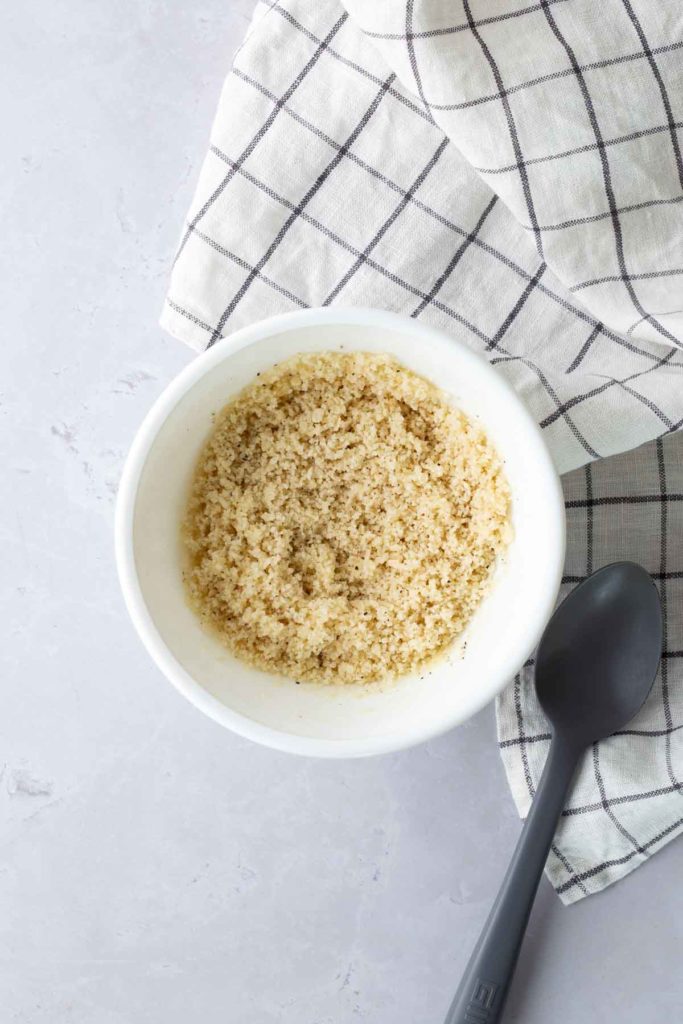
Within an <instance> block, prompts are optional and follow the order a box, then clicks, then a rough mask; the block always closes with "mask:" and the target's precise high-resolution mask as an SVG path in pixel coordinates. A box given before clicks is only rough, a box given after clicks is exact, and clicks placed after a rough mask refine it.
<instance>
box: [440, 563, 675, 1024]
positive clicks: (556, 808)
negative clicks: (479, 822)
mask: <svg viewBox="0 0 683 1024" xmlns="http://www.w3.org/2000/svg"><path fill="white" fill-rule="evenodd" d="M661 652H662V609H661V605H660V602H659V595H658V593H657V590H656V588H655V585H654V583H653V582H652V580H651V579H650V577H649V576H648V574H647V573H646V572H645V570H644V569H641V567H640V566H638V565H634V564H633V563H632V562H616V563H614V564H613V565H608V566H606V567H605V568H604V569H600V571H599V572H596V573H595V574H594V575H593V576H590V577H589V578H588V579H587V580H585V581H584V582H583V583H582V584H581V585H580V586H578V587H577V588H576V589H575V590H573V591H572V592H571V594H570V595H569V596H568V597H567V599H566V600H565V601H564V602H563V603H562V604H561V605H560V607H559V608H558V609H557V610H556V612H555V614H554V615H553V617H552V619H551V620H550V622H549V623H548V625H547V627H546V630H545V633H544V634H543V637H542V639H541V643H540V646H539V648H538V652H537V655H536V692H537V694H538V699H539V701H540V703H541V707H542V708H543V710H544V712H545V713H546V715H547V717H548V719H549V720H550V726H551V734H552V740H551V743H550V751H549V753H548V759H547V761H546V764H545V768H544V770H543V775H542V776H541V781H540V783H539V785H538V790H537V792H536V796H535V798H534V801H533V804H532V805H531V809H530V811H529V815H528V817H527V819H526V823H525V825H524V828H523V830H522V834H521V836H520V838H519V842H518V843H517V848H516V849H515V852H514V854H513V856H512V861H511V863H510V867H509V868H508V871H507V874H506V875H505V879H504V881H503V884H502V886H501V889H500V892H499V894H498V896H497V898H496V901H495V903H494V905H493V909H492V910H491V913H490V914H489V917H488V920H487V921H486V924H485V925H484V928H483V931H482V933H481V935H480V937H479V941H478V942H477V945H476V946H475V949H474V952H473V953H472V956H471V958H470V962H469V964H468V965H467V968H466V970H465V974H464V976H463V979H462V981H461V982H460V987H459V988H458V991H457V993H456V995H455V999H454V1000H453V1003H452V1005H451V1008H450V1010H449V1012H448V1015H447V1017H446V1022H445V1024H496V1022H498V1021H500V1019H501V1017H502V1013H503V1006H504V1004H505V999H506V996H507V993H508V989H509V987H510V982H511V980H512V976H513V974H514V970H515V966H516V964H517V957H518V954H519V949H520V946H521V944H522V939H523V938H524V932H525V931H526V926H527V922H528V920H529V914H530V912H531V907H532V904H533V902H534V897H535V896H536V890H537V888H538V883H539V881H540V878H541V875H542V873H543V868H544V866H545V862H546V859H547V857H548V851H549V850H550V844H551V843H552V840H553V836H554V834H555V829H556V826H557V822H558V819H559V817H560V814H561V813H562V809H563V808H564V805H565V800H566V797H567V792H568V790H569V787H570V785H571V781H572V778H573V776H574V772H575V771H576V767H577V765H578V762H579V759H580V757H581V755H582V753H583V752H584V750H585V749H586V748H587V747H588V746H590V744H591V743H594V742H596V741H597V740H600V739H603V738H605V737H606V736H610V735H611V734H612V733H613V732H615V731H616V730H617V729H622V728H623V727H624V726H625V725H626V724H627V722H629V721H630V720H631V719H632V718H633V716H634V715H635V714H636V712H637V711H638V710H639V709H640V708H641V707H642V705H643V703H644V701H645V699H646V698H647V695H648V694H649V692H650V690H651V688H652V683H653V682H654V678H655V675H656V673H657V667H658V665H659V659H660V657H661Z"/></svg>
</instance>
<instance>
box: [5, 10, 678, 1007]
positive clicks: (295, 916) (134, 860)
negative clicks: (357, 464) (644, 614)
mask: <svg viewBox="0 0 683 1024" xmlns="http://www.w3.org/2000/svg"><path fill="white" fill-rule="evenodd" d="M251 8H252V0H220V2H219V0H198V2H196V3H192V4H190V3H184V2H181V0H167V2H163V0H117V2H116V3H105V2H104V0H88V2H86V0H53V2H52V3H49V4H48V3H44V2H43V3H39V2H38V0H23V2H22V3H21V4H14V5H5V6H4V8H3V11H2V14H0V78H1V79H2V81H1V83H0V115H1V124H2V140H1V142H0V181H1V184H2V187H1V189H0V213H1V222H2V241H1V242H0V280H1V286H0V287H1V291H2V302H1V303H0V329H1V342H2V344H1V352H2V360H3V364H4V365H3V368H2V371H1V373H0V387H1V389H2V396H1V399H0V401H1V406H0V414H1V423H2V431H1V432H0V444H1V445H2V450H3V456H2V459H3V462H2V464H3V472H2V501H1V502H0V515H1V517H2V536H3V541H4V543H3V554H2V572H0V599H1V600H2V605H3V610H2V623H3V627H4V628H3V639H2V662H3V667H2V673H1V679H2V684H1V686H2V689H1V691H0V692H1V694H2V697H1V703H0V767H1V768H2V774H1V776H0V906H1V907H2V911H1V912H0V1007H2V1010H1V1011H0V1020H1V1021H2V1024H5V1022H31V1024H33V1022H36V1024H38V1022H50V1024H145V1022H162V1021H163V1022H164V1024H186V1022H187V1021H189V1020H198V1021H201V1022H202V1024H226V1022H229V1024H233V1022H235V1024H275V1022H282V1024H332V1022H334V1024H355V1022H356V1021H363V1020H367V1021H372V1022H373V1024H416V1022H418V1021H419V1022H428V1021H434V1022H439V1021H441V1020H442V1019H443V1015H444V1013H445V1010H446V1007H447V1005H448V1003H449V1001H450V997H451V994H452V992H453V991H454V988H455V986H456V984H457V981H458V978H459V974H460V971H461V969H462V967H463V966H464V963H465V961H466V959H467V956H468V954H469V951H470V949H471V946H472V943H473V941H474V939H475V937H476V935H477V933H478V930H479V927H480V925H481V923H482V920H483V918H484V916H485V914H486V911H487V908H488V906H489V903H490V901H491V898H492V896H493V894H494V892H495V890H496V888H497V886H498V883H499V880H500V878H501V875H502V873H503V871H504V868H505V866H506V862H507V860H508V857H509V855H510V852H511V850H512V846H513V844H514V841H515V838H516V836H517V834H518V831H519V823H518V821H517V819H516V815H515V813H514V809H513V805H512V801H511V799H510V796H509V794H508V792H507V790H506V786H505V782H504V778H503V771H502V768H501V764H500V762H499V759H498V755H497V752H496V747H495V741H494V722H493V711H492V709H491V708H489V709H487V710H486V711H485V712H483V713H482V714H480V715H479V716H478V717H477V718H476V719H474V720H473V721H471V722H470V723H468V724H467V725H466V726H464V727H463V728H461V729H459V730H457V731H456V732H454V733H453V734H451V735H450V736H447V737H445V738H443V739H440V740H439V741H438V742H434V743H431V744H428V745H426V746H423V747H421V748H419V749H416V750H413V751H411V752H408V753H405V754H400V755H396V756H390V757H384V758H380V759H377V760H370V761H363V762H354V763H348V764H344V763H316V762H313V761H307V760H299V759H295V758H290V757H287V756H284V755H280V754H275V753H271V752H269V751H267V750H263V749H260V748H257V747H255V746H252V745H250V744H248V743H247V742H245V741H241V740H239V739H237V738H235V737H233V736H232V735H231V734H229V733H228V732H225V731H224V730H222V729H221V728H220V727H219V726H217V725H215V724H213V723H212V722H210V721H208V720H207V719H205V718H203V717H202V716H201V715H200V714H199V712H197V711H195V710H194V709H193V708H192V707H190V705H188V704H186V703H185V702H184V701H183V700H182V698H181V697H180V696H178V695H177V694H176V693H175V692H174V691H173V690H172V689H171V688H170V686H169V685H168V684H167V683H166V682H165V681H164V679H163V678H162V677H161V675H160V674H159V672H158V671H157V670H156V669H155V668H154V666H153V665H152V664H151V663H150V661H149V660H148V658H147V656H146V655H145V653H144V652H143V650H142V648H141V646H140V644H139V642H138V641H137V639H136V637H135V636H134V634H133V631H132V628H131V626H130V625H129V623H128V621H127V618H126V614H125V611H124V608H123V605H122V601H121V598H120V595H119V590H118V584H117V581H116V577H115V572H114V565H113V553H112V515H113V501H114V494H115V490H116V485H117V479H118V475H119V472H120V467H121V463H122V459H123V457H124V454H125V451H126V449H127V448H128V445H129V443H130V441H131V439H132V437H133V434H134V432H135V430H136V427H137V425H138V424H139V422H140V420H141V419H142V417H143V415H144V413H145V411H146V410H147V408H148V406H149V405H150V403H151V402H152V400H153V399H154V397H155V396H156V395H157V394H158V393H159V392H160V391H161V390H162V388H163V387H164V386H165V385H166V383H167V382H168V381H169V380H170V379H171V378H172V377H173V376H174V374H175V373H176V372H177V371H178V370H180V368H181V367H182V366H184V365H185V364H186V363H187V361H188V360H189V359H190V358H191V355H190V353H189V351H187V350H185V349H184V348H183V347H182V346H181V345H180V344H178V343H177V342H175V341H173V340H172V339H169V338H168V337H165V336H164V335H163V333H162V332H161V330H160V329H159V328H158V327H157V317H158V314H159V311H160V308H161V303H162V298H163V294H164V289H165V280H166V274H167V271H168V268H169V263H170V259H171V256H172V253H173V250H174V246H175V243H176V240H177V237H178V234H179V231H180V228H181V224H182V220H183V216H184V213H185V210H186V208H187V205H188V203H189V200H190V197H191V193H192V189H193V185H194V181H195V178H196V175H197V172H198V169H199V165H200V162H201V159H202V156H203V151H204V148H205V144H206V140H207V137H208V132H209V126H210V123H211V119H212V115H213V110H214V106H215V104H216V101H217V97H218V92H219V88H220V85H221V81H222V78H223V75H224V73H225V71H226V69H227V67H228V63H229V60H230V56H231V53H232V51H233V50H234V49H235V48H236V46H237V45H238V44H239V42H240V40H241V38H242V35H243V33H244V31H245V29H246V26H247V22H248V19H249V17H250V14H251ZM3 765H4V767H2V766H3ZM682 868H683V846H682V845H681V844H680V843H678V844H673V845H671V846H668V847H666V848H665V849H664V850H663V851H662V852H661V853H658V854H657V855H656V857H655V858H654V859H653V860H652V862H650V863H648V864H647V865H645V866H644V867H642V868H641V869H640V870H638V871H637V872H636V873H635V874H634V875H633V876H631V877H630V878H629V879H628V880H626V881H625V882H622V883H621V884H619V885H618V886H616V887H615V888H614V889H612V890H609V891H607V892H606V893H603V894H601V895H599V896H594V897H592V898H591V899H590V900H588V901H585V902H583V903H581V904H579V905H577V906H576V907H573V908H571V909H564V908H563V907H562V906H561V905H560V902H559V900H558V899H557V898H556V897H555V895H554V894H553V892H552V891H551V889H550V887H549V886H548V884H547V882H545V881H544V882H543V884H542V888H541V892H540V895H539V899H538V903H537V906H536V909H535V912H534V916H533V920H532V923H531V928H530V933H529V936H528V940H527V943H526V946H525V949H524V952H523V957H522V961H521V964H520V969H519V972H518V975H517V979H516V983H515V988H514V991H513V994H512V996H511V1002H510V1005H509V1014H508V1019H509V1020H511V1021H514V1020H517V1021H524V1022H526V1024H548V1022H549V1021H551V1020H561V1021H562V1022H563V1024H586V1022H589V1021H598V1020H599V1021H615V1022H616V1021H619V1022H620V1024H621V1022H627V1024H628V1022H634V1024H635V1022H636V1021H637V1022H638V1024H655V1022H657V1024H659V1022H660V1021H663V1020H666V1021H674V1020H679V1019H681V1015H682V1012H683V1011H681V1008H680V1007H681V1003H682V1002H683V972H682V971H681V969H680V962H681V960H680V957H681V939H682V938H683V913H682V911H683V899H682V888H681V877H682V874H681V869H682Z"/></svg>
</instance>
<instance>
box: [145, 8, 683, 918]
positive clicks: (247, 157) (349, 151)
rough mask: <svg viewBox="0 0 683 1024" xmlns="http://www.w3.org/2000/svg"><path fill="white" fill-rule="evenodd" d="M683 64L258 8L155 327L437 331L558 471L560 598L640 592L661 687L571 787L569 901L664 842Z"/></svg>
mask: <svg viewBox="0 0 683 1024" xmlns="http://www.w3.org/2000/svg"><path fill="white" fill-rule="evenodd" d="M682 50H683V8H681V7H680V5H679V4H678V3H676V2H668V3H664V2H660V3H659V4H651V3H650V2H649V0H605V2H603V3H601V4H599V5H597V4H595V3H593V2H592V0H538V2H534V3H530V2H526V3H524V2H521V3H520V2H512V3H502V2H499V0H495V2H494V0H487V2H484V0H476V2H475V0H461V2H455V3H453V2H446V0H424V2H419V0H407V2H405V0H401V2H399V0H375V2H374V3H372V4H366V3H363V2H362V0H345V6H342V5H341V4H340V3H339V2H338V0H320V2H317V3H315V4H314V3H310V2H308V3H307V2H306V0H281V2H276V3H274V4H262V5H260V6H259V7H258V8H257V10H256V14H255V17H254V21H253V23H252V26H251V29H250V31H249V33H248V35H247V38H246V40H245V42H244V44H243V46H242V48H241V49H240V51H239V52H238V54H237V57H236V60H235V64H234V67H233V68H232V70H231V72H230V73H229V75H228V77H227V79H226V82H225V86H224V89H223V93H222V96H221V100H220V104H219V108H218V112H217V115H216V119H215V122H214V125H213V129H212V133H211V142H210V146H209V150H208V153H207V155H206V158H205V161H204V164H203V167H202V170H201V174H200V178H199V182H198V185H197V190H196V194H195V197H194V201H193V203H192V207H191V209H190V211H189V214H188V220H187V224H186V226H185V228H184V230H183V233H182V237H181V241H180V245H179V248H178V254H177V256H176V260H175V263H174V267H173V271H172V275H171V281H170V286H169V293H168V297H167V300H166V304H165V307H164V311H163V314H162V324H163V325H164V326H165V327H166V328H167V329H168V330H169V331H170V332H171V333H172V334H173V335H175V336H176V337H178V338H181V339H182V340H184V341H186V342H187V343H188V344H190V345H192V346H193V347H194V348H195V349H197V350H201V349H203V348H205V347H207V346H209V345H211V344H213V343H214V342H215V341H216V340H217V339H219V338H221V337H223V336H225V335H227V334H229V333H230V332H231V331H233V330H235V329H236V328H238V327H240V326H243V325H244V324H246V323H249V322H252V321H254V320H257V319H260V318H262V317H264V316H268V315H270V314H273V313H276V312H282V311H284V310H287V309H295V308H300V307H305V306H321V305H330V304H337V305H353V306H376V307H380V308H384V309H390V310H395V311H397V312H401V313H404V314H405V315H408V316H412V317H419V318H421V319H424V320H426V321H427V322H429V323H432V324H434V325H436V326H439V327H442V328H444V329H446V330H448V331H451V332H452V333H453V334H454V335H456V336H457V337H458V338H460V339H461V340H463V341H465V343H467V344H469V345H471V346H472V347H473V348H475V349H478V350H479V351H480V352H483V353H485V354H486V355H487V356H488V358H489V359H490V360H491V362H492V363H494V364H495V365H497V366H498V367H499V369H500V372H502V373H503V374H505V375H506V376H507V377H508V379H510V380H511V382H512V383H513V385H514V386H515V387H516V389H517V390H518V392H519V393H520V395H521V396H522V398H523V399H524V400H525V402H526V403H527V404H528V406H529V408H530V409H531V411H532V412H533V414H534V415H535V416H536V418H537V419H538V422H539V423H540V425H541V427H542V429H543V432H544V434H545V437H546V440H547V442H548V444H549V446H550V448H551V451H552V452H553V455H554V458H555V461H556V464H557V466H558V468H559V469H560V471H561V472H568V471H573V472H569V474H568V476H567V477H566V478H565V493H566V498H567V509H568V517H569V550H568V556H567V570H566V577H565V584H564V587H565V588H567V587H570V586H571V585H572V584H573V583H575V582H577V581H578V580H579V579H582V578H583V577H584V576H585V575H586V574H587V573H589V572H591V571H592V570H593V569H595V568H598V567H599V566H600V565H602V564H605V563H606V562H609V561H612V560H615V559H617V558H625V557H631V558H633V559H634V560H636V561H639V562H641V563H642V564H644V565H645V566H646V568H648V570H649V571H651V572H652V573H653V575H654V576H655V579H656V580H657V582H658V585H659V586H660V589H661V593H662V598H663V601H664V605H665V611H666V618H667V641H666V655H665V659H664V661H663V670H662V673H661V675H660V678H659V679H658V682H657V684H656V686H655V690H654V691H653V696H652V698H651V700H650V702H649V703H648V705H647V707H646V709H645V710H644V711H643V713H642V715H641V716H640V718H639V720H637V721H636V722H635V723H633V728H632V729H629V730H627V731H625V732H624V733H623V734H620V735H619V736H617V737H614V738H612V739H610V740H609V741H607V742H606V743H603V744H599V745H598V747H596V749H595V750H594V751H593V752H592V753H591V755H590V757H588V758H587V759H586V762H585V765H584V767H583V768H582V771H581V774H580V776H579V778H578V781H577V785H576V788H575V791H574V793H573V795H572V798H571V803H570V805H569V808H568V810H567V812H566V814H565V817H564V818H563V821H562V825H561V828H560V830H559V832H558V835H557V839H556V844H555V848H554V852H553V856H552V857H551V860H550V862H549V865H548V873H549V875H550V878H551V880H552V882H553V884H554V885H555V887H556V888H557V890H558V892H559V893H560V895H561V897H562V899H564V900H565V901H566V902H571V901H573V900H575V899H579V898H581V897H582V896H584V895H587V894H588V893H590V892H594V891H596V890H598V889H600V888H603V887H604V886H605V885H607V884H609V883H610V882H612V881H614V880H616V879H617V878H619V877H621V876H622V875H624V874H626V873H627V872H628V871H630V870H631V869H632V868H633V867H635V866H637V865H638V864H639V863H641V862H642V861H643V860H644V859H645V858H647V857H648V856H649V855H650V854H651V853H652V852H653V851H655V850H656V849H657V848H658V847H659V846H660V845H661V844H662V843H664V842H665V841H666V840H667V839H670V838H672V837H673V836H674V835H675V834H677V833H678V832H679V831H681V829H682V828H683V799H682V798H683V636H680V635H679V632H680V631H681V630H683V625H681V626H680V627H679V622H683V616H682V615H681V611H683V534H682V530H681V527H683V520H681V521H679V517H680V516H683V505H681V502H683V436H682V435H680V434H673V433H672V432H673V431H675V430H677V428H679V427H680V426H681V425H682V424H683V389H682V387H681V384H682V383H683V375H682V370H683V352H681V346H682V345H683V164H682V160H681V144H682V143H681V139H680V135H679V130H680V128H681V127H682V126H683V62H682V60H681V57H682V53H681V51H682ZM664 435H671V436H666V437H664ZM655 438H657V439H658V440H656V441H653V439H655ZM648 441H651V442H652V443H650V444H644V445H643V442H648ZM637 445H643V447H641V448H640V449H639V450H638V451H636V452H632V451H629V450H630V449H633V448H634V447H635V446H637ZM623 452H628V454H617V453H623ZM607 456H615V457H614V458H606V457H607ZM597 460H600V461H597ZM679 588H680V592H679ZM528 673H529V670H528V669H525V671H524V673H523V674H522V675H521V676H520V678H519V679H518V680H516V681H515V683H514V684H513V685H512V686H511V687H510V688H509V689H508V690H507V691H506V692H505V694H504V695H503V696H502V697H501V698H500V700H499V702H498V708H497V713H498V730H499V742H500V745H501V751H502V755H503V760H504V763H505V767H506V771H507V774H508V779H509V782H510V785H511V788H512V792H513V795H514V797H515V800H516V802H517V805H518V807H519V809H520V811H521V812H522V813H524V812H525V809H526V807H527V806H528V803H529V799H530V794H531V793H532V792H533V789H534V786H535V784H536V782H537V779H538V776H539V772H540V770H541V768H542V762H543V760H544V757H545V753H546V752H547V724H546V723H545V722H544V720H543V716H542V714H541V712H540V710H539V708H538V706H537V704H536V701H535V698H534V694H533V687H532V683H531V679H530V677H529V674H528Z"/></svg>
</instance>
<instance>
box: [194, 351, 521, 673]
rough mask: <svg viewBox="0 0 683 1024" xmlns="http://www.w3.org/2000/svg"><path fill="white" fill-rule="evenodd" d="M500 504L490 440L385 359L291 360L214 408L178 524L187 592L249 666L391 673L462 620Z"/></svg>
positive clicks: (482, 571)
mask: <svg viewBox="0 0 683 1024" xmlns="http://www.w3.org/2000/svg"><path fill="white" fill-rule="evenodd" d="M509 506H510V493H509V489H508V485H507V481H506V479H505V476H504V474H503V470H502V468H501V464H500V461H499V459H498V457H497V455H496V452H495V451H494V449H493V448H492V446H491V444H490V443H489V441H488V440H487V438H486V436H485V435H484V433H482V431H481V430H480V429H479V428H478V427H477V426H475V425H474V424H473V423H472V422H471V421H470V420H468V419H467V418H466V417H465V416H464V415H463V414H462V413H461V412H459V411H458V410H456V409H454V408H453V407H452V406H451V405H449V402H448V400H447V398H446V396H445V395H444V394H443V392H441V391H440V390H439V389H438V388H437V387H436V386H435V385H434V384H432V383H430V382H429V381H427V380H425V379H423V378H422V377H419V376H418V375H417V374H415V373H413V372H412V371H410V370H408V369H406V368H405V367H403V366H402V365H401V364H399V363H398V362H396V361H395V360H394V359H392V358H390V357H388V356H384V355H371V354H368V353H348V354H347V353H338V352H326V353H319V354H315V355H309V356H297V357H295V358H294V359H290V360H288V361H286V362H283V363H281V364H280V365H279V366H277V367H275V369H273V370H271V371H269V372H268V373H267V374H263V375H261V376H260V378H259V379H258V380H256V381H255V383H253V384H252V385H250V386H249V387H247V388H246V389H245V390H244V391H242V393H241V394H240V395H239V396H238V397H237V398H236V399H235V400H234V401H232V402H230V403H229V404H228V405H226V406H225V408H224V409H223V410H222V411H221V412H220V413H219V414H218V415H217V417H216V420H215V427H214V430H213V433H212V434H211V437H210V438H209V440H208V441H207V443H206V445H205V447H204V450H203V451H202V454H201V456H200V459H199V462H198V465H197V469H196V473H195V478H194V482H193V486H192V491H191V496H190V499H189V504H188V508H187V514H186V518H185V522H184V526H183V536H184V540H185V544H186V546H187V549H188V552H189V568H188V570H187V572H186V584H187V588H188V591H189V595H190V600H191V603H192V605H193V607H194V608H195V610H196V611H197V612H198V614H199V615H200V616H201V618H202V619H203V620H204V621H205V622H206V623H207V624H209V625H210V626H211V627H212V628H213V629H214V630H215V631H216V632H217V633H218V635H219V636H220V638H221V639H222V640H223V642H224V643H225V644H226V646H227V647H228V648H229V649H230V650H231V651H232V652H233V653H234V654H236V655H237V656H239V657H240V658H242V659H244V660H245V661H248V662H250V663H251V664H253V665H255V666H257V667H258V668H261V669H265V670H267V671H269V672H275V673H279V674H281V675H284V676H289V677H291V678H293V679H295V680H307V681H310V682H324V683H332V682H335V683H353V682H370V681H374V680H380V679H385V678H389V677H395V676H398V675H401V674H403V673H406V672H409V671H411V670H414V669H417V668H419V667H421V666H423V665H424V664H425V663H426V662H427V661H428V660H429V659H430V658H432V657H433V656H434V655H436V654H437V653H438V652H440V651H442V650H443V649H444V648H445V647H446V646H447V645H448V644H450V643H451V642H452V641H453V640H454V639H455V638H456V637H457V636H458V635H459V634H460V633H461V632H462V630H463V629H464V627H465V626H466V624H467V622H468V620H469V619H470V617H471V616H472V613H473V612H474V610H475V609H476V607H477V605H478V604H479V602H480V601H481V599H482V597H483V595H484V594H485V592H486V589H487V586H488V585H489V581H490V577H491V573H492V570H493V568H494V563H495V561H496V558H497V557H498V555H500V553H501V552H502V550H503V549H504V548H505V546H506V544H507V543H508V541H509V538H510V535H511V530H510V525H509Z"/></svg>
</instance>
